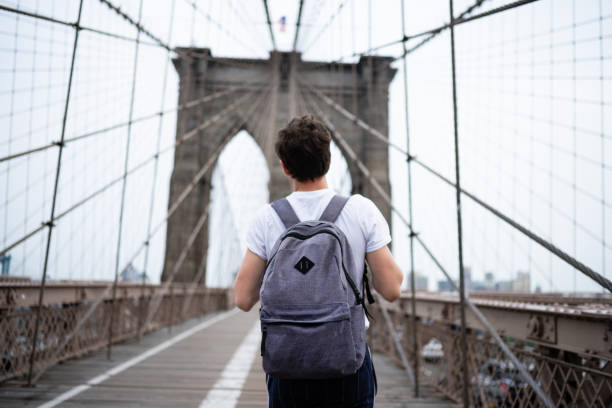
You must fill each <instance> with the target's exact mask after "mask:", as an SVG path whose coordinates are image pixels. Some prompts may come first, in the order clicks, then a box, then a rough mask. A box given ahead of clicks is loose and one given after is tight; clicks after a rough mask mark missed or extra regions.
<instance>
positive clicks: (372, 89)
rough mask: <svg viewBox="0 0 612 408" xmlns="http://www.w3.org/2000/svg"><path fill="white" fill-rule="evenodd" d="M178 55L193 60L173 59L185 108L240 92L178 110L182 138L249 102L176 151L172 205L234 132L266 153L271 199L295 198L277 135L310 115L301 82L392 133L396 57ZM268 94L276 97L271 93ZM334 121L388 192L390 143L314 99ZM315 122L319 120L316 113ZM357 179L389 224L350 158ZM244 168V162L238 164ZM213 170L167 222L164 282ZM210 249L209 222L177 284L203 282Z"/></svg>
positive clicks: (196, 51) (195, 51) (201, 206)
mask: <svg viewBox="0 0 612 408" xmlns="http://www.w3.org/2000/svg"><path fill="white" fill-rule="evenodd" d="M180 51H182V52H184V53H186V54H189V55H190V56H191V58H190V59H189V60H187V59H184V58H183V59H181V58H177V59H175V60H174V66H175V68H176V70H177V72H178V74H179V78H180V88H179V89H180V90H179V103H180V104H184V103H186V102H189V101H193V100H197V99H199V98H202V97H204V96H207V95H212V94H214V93H217V92H221V91H223V90H227V89H230V88H232V87H240V88H239V89H237V90H236V91H233V92H231V93H228V95H227V96H223V97H221V98H217V99H214V100H212V101H210V102H208V103H206V104H200V105H197V104H194V106H191V107H190V108H188V109H183V110H181V111H179V113H178V118H177V131H176V137H177V139H179V138H180V137H182V135H184V134H185V133H186V132H189V131H190V130H193V129H195V128H196V127H197V126H198V125H200V124H201V123H204V122H205V121H207V120H209V119H211V118H213V117H215V115H216V114H217V113H219V112H220V111H222V110H223V108H225V107H227V106H228V105H229V104H231V103H233V102H234V101H236V100H237V99H238V98H240V97H241V96H246V93H248V92H250V95H248V96H246V98H245V99H244V103H239V104H238V105H237V106H236V107H235V108H234V109H231V111H230V112H228V114H227V115H223V116H222V117H220V118H219V119H218V120H215V121H214V124H213V125H212V126H210V127H207V128H206V129H204V130H202V131H200V132H199V133H198V134H196V135H195V136H194V137H191V138H190V139H189V140H188V141H187V142H186V143H183V144H182V145H181V146H179V147H178V148H177V149H176V151H175V157H174V170H173V172H172V179H171V183H170V198H169V206H170V205H172V203H174V202H175V201H176V199H177V198H178V197H179V195H180V194H181V192H182V191H183V190H184V189H185V187H187V185H188V184H189V183H190V182H191V180H192V179H193V177H194V175H195V174H196V173H197V172H198V171H199V170H200V169H201V168H202V167H203V166H204V165H205V163H206V162H207V161H208V160H209V158H210V157H211V154H213V153H214V151H215V150H216V149H218V148H219V146H220V145H221V144H222V143H223V141H226V140H227V138H228V137H231V136H232V134H235V133H237V131H239V130H243V129H244V130H246V131H247V132H249V134H251V135H252V136H253V138H254V139H255V141H256V142H257V144H258V145H259V147H260V148H261V150H262V152H263V153H264V156H265V158H266V161H267V163H268V169H269V171H270V182H269V192H270V200H271V201H272V200H276V199H278V198H280V197H283V196H285V195H287V194H289V193H290V184H289V182H288V180H287V178H286V177H285V176H284V175H283V173H282V170H281V167H280V163H279V160H278V158H277V157H276V155H275V153H274V140H275V137H276V133H277V132H278V130H279V129H281V128H282V127H284V126H285V125H286V124H287V123H288V122H289V120H290V119H291V118H292V117H293V116H296V115H303V114H306V113H312V112H311V111H312V110H311V109H308V107H307V106H306V105H304V104H303V103H301V102H300V98H298V88H301V89H302V90H303V92H306V93H308V91H307V90H306V89H305V87H303V86H299V85H300V84H309V85H310V86H313V87H315V88H316V89H318V90H320V91H322V92H324V93H325V94H326V95H327V96H329V97H331V98H332V99H334V100H335V101H336V102H338V103H340V104H341V105H342V106H344V107H345V108H346V109H347V110H348V111H350V112H354V113H356V114H357V116H359V117H360V118H362V119H363V120H364V121H365V122H366V123H368V124H370V125H371V126H373V127H374V128H376V129H378V130H379V131H380V132H381V133H382V134H385V135H387V134H388V123H387V122H388V88H389V84H390V82H391V80H392V79H393V76H394V75H395V70H394V69H393V68H391V66H390V64H391V62H392V60H391V58H388V57H362V58H361V59H360V60H359V62H357V63H356V64H346V63H326V62H310V61H302V59H301V55H300V54H298V53H292V52H271V53H270V57H269V59H267V60H255V59H235V58H217V57H213V56H212V55H211V53H210V50H209V49H205V48H183V49H181V50H180ZM267 92H270V93H269V94H267ZM258 96H263V97H265V98H266V100H265V107H264V108H263V109H262V110H259V111H257V112H255V114H254V115H251V117H249V115H248V112H249V108H252V107H253V105H252V104H253V103H255V101H256V99H257V97H258ZM311 98H313V100H315V101H317V104H318V105H319V107H320V108H321V109H322V110H323V111H324V112H325V113H326V115H328V117H329V118H330V120H331V121H332V122H333V123H334V125H335V126H336V129H337V131H338V132H340V133H341V135H342V136H343V137H344V138H345V139H346V140H347V141H348V143H349V144H350V146H351V147H352V148H353V149H354V150H355V151H356V152H357V154H358V155H359V156H360V158H361V160H362V161H363V162H364V163H365V165H366V166H367V167H368V168H369V169H370V171H371V172H372V175H373V176H374V177H375V178H376V179H377V181H378V182H379V183H380V184H381V185H382V186H383V188H384V189H385V190H386V192H387V193H388V194H390V185H389V165H388V149H387V147H386V145H385V144H384V143H381V142H380V141H378V140H376V139H374V138H373V137H369V136H368V135H367V133H366V132H365V131H363V130H361V129H360V128H359V127H357V126H356V125H355V124H354V123H353V122H352V121H349V120H347V119H346V118H345V117H344V116H342V115H340V114H339V113H337V112H336V111H335V110H334V109H333V108H331V107H329V106H328V105H326V104H325V103H324V102H323V101H321V100H320V99H318V98H317V97H315V96H312V95H311ZM315 116H316V115H315ZM345 157H346V158H347V164H348V166H349V170H350V173H351V179H352V181H353V193H360V194H363V195H365V196H367V197H369V198H371V199H372V200H373V201H374V202H375V203H376V205H377V206H378V208H380V209H381V211H382V213H383V215H384V216H385V217H386V219H387V221H390V219H391V210H390V208H389V206H388V205H387V204H386V203H385V202H384V200H383V199H382V197H381V196H380V195H379V194H378V193H377V192H376V191H375V190H374V188H373V187H372V186H371V184H370V183H369V182H368V181H367V180H366V179H364V178H363V177H362V176H361V173H360V172H359V170H358V168H357V166H356V165H355V163H353V162H351V160H350V158H349V157H348V156H347V155H346V154H345ZM237 165H239V163H237ZM212 170H213V168H211V169H210V170H209V171H208V172H207V173H206V175H205V176H204V177H203V179H202V180H201V181H200V183H198V185H197V186H195V189H194V191H193V192H192V193H191V194H190V195H189V196H188V197H187V199H186V200H185V201H184V202H183V203H182V204H181V206H180V207H179V208H178V210H177V211H176V213H175V214H174V215H173V216H172V217H171V218H170V219H169V221H168V225H167V236H166V256H165V263H164V271H163V274H162V280H163V281H167V280H168V279H169V278H170V273H171V271H172V268H173V265H174V264H175V263H176V261H177V259H178V257H179V256H180V253H181V251H182V250H183V248H184V247H185V245H186V243H187V240H188V238H189V235H190V234H191V232H192V231H193V228H194V226H195V225H196V223H197V220H198V219H199V218H200V216H201V215H202V213H203V212H204V211H205V210H206V208H207V205H208V202H209V197H210V188H211V184H210V180H211V177H212ZM207 248H208V224H206V225H204V228H202V230H201V232H200V233H199V235H198V236H197V237H196V240H195V242H194V244H193V246H192V248H191V250H190V251H189V252H188V254H187V257H186V259H185V261H184V263H183V265H182V267H181V269H180V270H179V271H178V273H177V274H176V275H175V276H174V278H173V280H174V281H176V282H192V281H194V280H197V281H198V282H204V281H205V271H204V269H203V265H205V262H206V252H207Z"/></svg>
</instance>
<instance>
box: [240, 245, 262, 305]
mask: <svg viewBox="0 0 612 408" xmlns="http://www.w3.org/2000/svg"><path fill="white" fill-rule="evenodd" d="M265 271H266V261H265V260H264V259H261V258H260V257H259V256H258V255H256V254H255V253H253V252H251V250H250V249H247V251H246V254H245V255H244V259H243V260H242V265H240V269H239V270H238V276H236V282H235V283H234V300H235V302H236V306H238V308H239V309H241V310H244V311H245V312H248V311H249V310H251V308H252V307H253V306H254V305H255V303H257V301H258V300H259V288H260V287H261V282H262V281H263V275H264V272H265Z"/></svg>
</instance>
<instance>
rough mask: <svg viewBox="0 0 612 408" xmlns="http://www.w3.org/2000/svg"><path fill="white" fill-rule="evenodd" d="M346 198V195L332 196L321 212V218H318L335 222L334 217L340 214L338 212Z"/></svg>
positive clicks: (336, 217)
mask: <svg viewBox="0 0 612 408" xmlns="http://www.w3.org/2000/svg"><path fill="white" fill-rule="evenodd" d="M348 199H349V198H348V197H342V196H339V195H335V196H333V197H332V199H331V201H330V202H329V204H327V207H326V208H325V210H324V211H323V214H321V218H319V220H320V221H327V222H336V219H338V216H339V215H340V212H341V211H342V209H343V208H344V205H345V204H346V202H347V201H348Z"/></svg>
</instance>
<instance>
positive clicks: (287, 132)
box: [275, 115, 331, 181]
mask: <svg viewBox="0 0 612 408" xmlns="http://www.w3.org/2000/svg"><path fill="white" fill-rule="evenodd" d="M330 142H331V133H330V131H329V129H327V127H326V126H325V125H324V124H323V123H321V122H319V121H318V120H316V119H315V118H314V117H312V115H306V116H302V117H298V118H293V119H292V120H291V122H289V124H288V125H287V126H286V127H285V128H284V129H281V130H280V131H279V132H278V139H277V141H276V146H275V149H276V155H277V156H278V158H279V159H281V160H282V161H283V163H285V167H286V168H287V170H288V171H289V174H291V177H293V178H294V179H296V180H298V181H308V180H315V179H317V178H319V177H322V176H324V175H325V173H327V170H329V162H330V160H331V153H330V151H329V144H330Z"/></svg>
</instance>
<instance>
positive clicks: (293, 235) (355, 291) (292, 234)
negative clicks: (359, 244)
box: [266, 230, 363, 305]
mask: <svg viewBox="0 0 612 408" xmlns="http://www.w3.org/2000/svg"><path fill="white" fill-rule="evenodd" d="M318 234H329V235H331V236H332V237H334V238H336V240H337V241H338V244H340V255H341V256H342V258H344V254H343V253H342V242H340V237H338V236H337V235H336V234H334V233H333V232H331V231H328V230H321V231H318V232H315V233H314V234H311V235H302V234H298V233H297V232H290V233H288V234H287V235H285V236H284V237H283V238H282V239H281V242H283V241H284V240H285V238H297V239H300V240H302V241H303V240H305V239H308V238H311V237H314V236H315V235H318ZM277 253H278V252H277ZM275 256H276V254H274V255H273V256H272V258H270V261H269V262H268V265H270V263H272V260H273V259H274V257H275ZM340 263H341V264H342V270H343V271H344V276H345V277H346V280H347V282H348V283H349V286H350V287H351V289H352V290H353V294H354V295H355V298H356V299H357V303H355V304H356V305H359V304H362V303H363V299H362V298H361V294H360V293H359V290H358V289H357V285H355V282H354V281H353V278H351V276H350V275H349V273H348V271H347V270H346V267H345V266H344V260H341V262H340ZM267 269H268V268H267V266H266V270H267Z"/></svg>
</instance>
